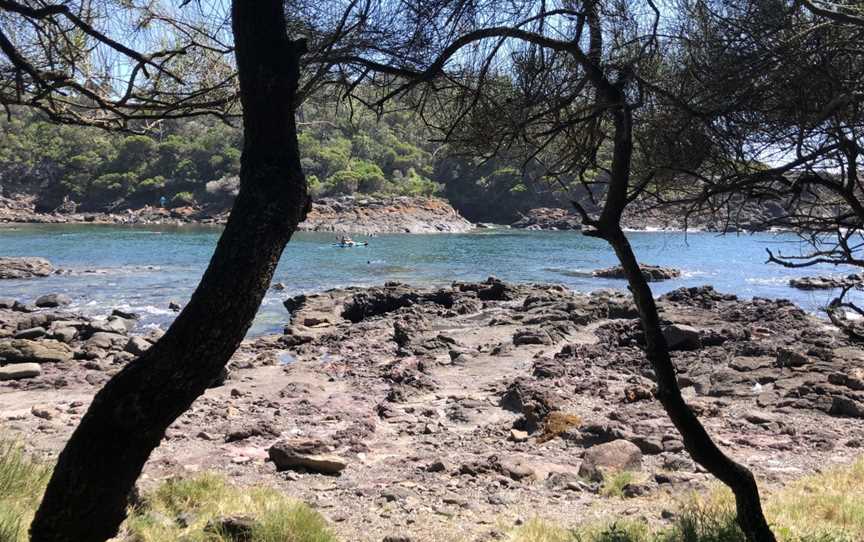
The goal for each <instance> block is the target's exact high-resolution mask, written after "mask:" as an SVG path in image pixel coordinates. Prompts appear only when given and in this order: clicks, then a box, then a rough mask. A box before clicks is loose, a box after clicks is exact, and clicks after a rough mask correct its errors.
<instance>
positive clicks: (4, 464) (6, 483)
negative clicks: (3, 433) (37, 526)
mask: <svg viewBox="0 0 864 542" xmlns="http://www.w3.org/2000/svg"><path fill="white" fill-rule="evenodd" d="M49 475H50V470H49V469H48V468H46V467H45V466H43V465H40V464H38V463H36V462H34V461H33V460H31V459H30V458H28V457H27V455H26V453H25V452H24V449H23V447H22V446H21V445H20V444H19V443H18V442H17V441H10V440H3V439H0V542H25V541H26V540H27V527H28V526H29V525H30V521H31V520H32V519H33V514H34V512H35V511H36V507H37V506H38V504H39V499H40V498H41V497H42V493H43V491H44V490H45V485H46V484H47V483H48V477H49Z"/></svg>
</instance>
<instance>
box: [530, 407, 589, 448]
mask: <svg viewBox="0 0 864 542" xmlns="http://www.w3.org/2000/svg"><path fill="white" fill-rule="evenodd" d="M581 425H582V418H580V417H579V416H577V415H576V414H567V413H566V412H560V411H558V410H553V411H552V412H550V413H549V414H548V415H547V416H546V418H545V419H544V420H543V432H542V433H540V436H538V437H537V443H538V444H539V443H543V442H548V441H550V440H552V439H554V438H556V437H558V436H559V435H561V434H562V433H566V432H567V431H570V430H571V429H578V428H579V427H580V426H581Z"/></svg>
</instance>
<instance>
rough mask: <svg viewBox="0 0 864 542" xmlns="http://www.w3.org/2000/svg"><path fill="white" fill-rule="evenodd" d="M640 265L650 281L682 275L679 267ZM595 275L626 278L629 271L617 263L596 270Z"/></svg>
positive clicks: (608, 277)
mask: <svg viewBox="0 0 864 542" xmlns="http://www.w3.org/2000/svg"><path fill="white" fill-rule="evenodd" d="M639 267H641V268H642V276H643V277H645V280H647V281H648V282H660V281H663V280H669V279H674V278H678V277H680V276H681V271H680V270H678V269H673V268H671V267H660V266H658V265H648V264H644V263H643V264H639ZM593 274H594V276H595V277H602V278H607V279H626V278H627V273H626V272H625V271H624V268H623V267H621V266H620V265H616V266H614V267H607V268H605V269H598V270H596V271H594V273H593Z"/></svg>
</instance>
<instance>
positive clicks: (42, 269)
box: [0, 257, 54, 279]
mask: <svg viewBox="0 0 864 542" xmlns="http://www.w3.org/2000/svg"><path fill="white" fill-rule="evenodd" d="M53 272H54V266H53V265H51V262H49V261H48V260H46V259H45V258H31V257H27V258H0V279H29V278H33V277H47V276H48V275H50V274H51V273H53Z"/></svg>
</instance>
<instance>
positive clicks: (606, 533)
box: [510, 458, 864, 542]
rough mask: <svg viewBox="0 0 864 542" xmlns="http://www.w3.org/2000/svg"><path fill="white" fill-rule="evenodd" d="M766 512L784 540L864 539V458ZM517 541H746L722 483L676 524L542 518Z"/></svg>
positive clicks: (792, 490) (803, 486) (620, 481)
mask: <svg viewBox="0 0 864 542" xmlns="http://www.w3.org/2000/svg"><path fill="white" fill-rule="evenodd" d="M631 481H632V480H630V481H628V480H627V476H624V475H623V473H619V475H614V476H612V477H610V478H609V479H608V480H607V483H606V484H604V487H603V489H602V490H601V491H602V492H603V493H604V494H606V495H616V494H618V493H619V492H620V491H621V488H623V487H624V485H626V484H627V483H631ZM763 500H764V501H765V505H764V508H765V515H766V516H767V518H768V522H769V523H770V524H771V527H772V529H773V530H774V533H775V534H776V535H777V539H778V541H779V542H860V541H862V540H864V458H862V459H859V460H858V461H856V462H855V463H853V464H851V465H847V466H841V467H836V468H832V469H829V470H826V471H825V472H823V473H820V474H815V475H811V476H807V477H805V478H802V479H801V480H798V481H796V482H792V483H790V484H789V485H787V486H786V487H784V488H782V489H781V490H779V491H776V492H774V493H772V494H770V495H767V496H766V495H763ZM510 540H511V541H512V542H746V539H745V538H744V534H743V533H742V532H741V530H740V529H739V528H738V525H737V524H736V522H735V501H734V498H733V497H732V494H731V492H729V490H727V489H725V488H722V489H717V490H715V491H712V492H710V493H708V494H707V495H696V494H694V495H691V496H689V497H687V498H686V499H685V500H684V501H683V502H682V503H680V506H679V510H678V513H677V515H676V518H675V520H674V522H673V523H672V525H671V526H669V527H666V528H662V529H656V530H654V531H651V530H650V529H649V528H648V526H647V525H644V524H639V523H634V522H623V523H622V522H620V521H618V522H614V523H607V524H605V525H602V524H601V525H600V526H585V525H581V526H578V527H576V528H575V529H565V528H563V527H562V526H560V525H555V524H550V523H548V522H544V521H542V520H540V519H534V520H531V521H529V522H527V523H526V524H525V525H523V526H522V527H520V528H518V529H517V530H515V531H514V532H513V533H511V538H510Z"/></svg>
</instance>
